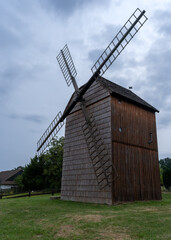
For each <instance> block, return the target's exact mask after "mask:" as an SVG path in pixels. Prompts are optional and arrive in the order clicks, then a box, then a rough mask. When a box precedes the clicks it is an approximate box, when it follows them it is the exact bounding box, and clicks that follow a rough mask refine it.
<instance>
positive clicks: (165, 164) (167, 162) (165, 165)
mask: <svg viewBox="0 0 171 240" xmlns="http://www.w3.org/2000/svg"><path fill="white" fill-rule="evenodd" d="M159 163H160V166H161V168H162V169H163V170H166V169H170V168H171V158H168V157H167V158H163V159H160V161H159Z"/></svg>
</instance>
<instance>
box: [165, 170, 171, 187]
mask: <svg viewBox="0 0 171 240" xmlns="http://www.w3.org/2000/svg"><path fill="white" fill-rule="evenodd" d="M163 184H164V186H165V188H167V189H169V188H170V187H171V168H168V169H166V170H164V172H163Z"/></svg>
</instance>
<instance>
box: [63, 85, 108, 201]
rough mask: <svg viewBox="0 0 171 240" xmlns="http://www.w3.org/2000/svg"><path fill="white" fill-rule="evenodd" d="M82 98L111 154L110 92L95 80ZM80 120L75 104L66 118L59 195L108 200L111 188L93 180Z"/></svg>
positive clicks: (71, 198) (81, 115)
mask: <svg viewBox="0 0 171 240" xmlns="http://www.w3.org/2000/svg"><path fill="white" fill-rule="evenodd" d="M84 98H85V100H86V105H87V109H88V113H89V114H90V115H91V114H93V117H94V118H95V121H96V125H97V128H98V130H99V131H100V136H101V137H102V138H103V140H104V143H105V146H106V149H107V151H108V154H109V157H110V158H111V157H112V148H111V102H110V95H109V93H108V91H107V90H105V89H104V88H102V87H101V85H100V84H99V83H98V82H95V83H93V85H92V86H91V87H90V89H89V90H88V91H87V92H86V94H85V95H84ZM83 123H84V116H83V113H82V110H81V109H80V106H79V104H77V105H76V106H75V108H74V109H73V111H72V113H71V114H70V115H69V116H68V117H67V120H66V129H65V144H64V158H63V173H62V191H61V199H63V200H72V201H82V202H94V203H107V204H112V190H111V188H110V187H106V188H105V189H103V190H100V189H99V186H98V184H97V179H96V176H95V174H94V170H93V166H92V162H91V159H90V156H89V152H88V149H87V145H86V142H85V139H84V135H83V132H82V125H83Z"/></svg>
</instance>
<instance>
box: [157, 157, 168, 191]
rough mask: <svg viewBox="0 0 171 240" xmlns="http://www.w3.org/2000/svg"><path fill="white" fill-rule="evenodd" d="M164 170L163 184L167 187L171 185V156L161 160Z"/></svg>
mask: <svg viewBox="0 0 171 240" xmlns="http://www.w3.org/2000/svg"><path fill="white" fill-rule="evenodd" d="M159 163H160V166H161V168H162V172H163V184H164V186H165V188H167V189H169V188H170V187H171V158H164V159H161V160H160V161H159Z"/></svg>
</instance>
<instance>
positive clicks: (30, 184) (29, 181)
mask: <svg viewBox="0 0 171 240" xmlns="http://www.w3.org/2000/svg"><path fill="white" fill-rule="evenodd" d="M44 168H45V158H44V156H43V155H41V156H40V157H37V156H35V157H34V158H32V159H31V162H30V163H29V164H28V165H26V166H25V168H24V172H23V180H22V182H23V185H24V187H25V189H27V190H41V189H43V188H46V187H47V184H46V181H45V178H44V176H43V173H44Z"/></svg>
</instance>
